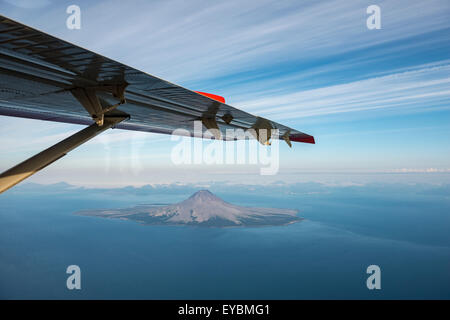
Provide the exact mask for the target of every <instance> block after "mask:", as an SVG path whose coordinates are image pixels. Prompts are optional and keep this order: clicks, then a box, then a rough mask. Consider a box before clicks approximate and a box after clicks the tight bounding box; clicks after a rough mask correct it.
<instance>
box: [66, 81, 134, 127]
mask: <svg viewBox="0 0 450 320" xmlns="http://www.w3.org/2000/svg"><path fill="white" fill-rule="evenodd" d="M126 87H127V84H123V85H110V86H97V87H78V88H73V89H71V90H70V92H71V93H72V95H73V96H74V97H75V98H76V99H77V100H78V102H80V104H81V105H82V106H83V107H84V108H85V109H86V111H87V112H89V114H90V115H91V117H92V120H94V121H95V123H97V125H98V126H103V123H104V119H105V117H104V115H105V113H107V112H108V111H111V110H113V109H115V108H117V107H118V106H120V105H121V104H124V103H126V100H125V89H126ZM99 92H107V93H110V94H112V96H113V97H114V98H116V99H117V100H119V102H117V103H115V104H112V105H111V104H109V103H108V102H107V101H105V100H104V99H103V98H101V97H99V95H98V93H99Z"/></svg>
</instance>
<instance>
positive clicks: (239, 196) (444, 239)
mask: <svg viewBox="0 0 450 320" xmlns="http://www.w3.org/2000/svg"><path fill="white" fill-rule="evenodd" d="M255 188H256V189H255ZM195 190H196V188H195V186H190V187H176V188H175V187H174V188H170V187H165V188H150V187H149V188H145V187H144V188H140V189H135V188H124V189H115V190H105V189H92V190H89V189H74V188H71V187H70V186H67V185H65V184H61V185H55V186H50V187H42V186H38V185H24V187H20V186H19V187H17V188H16V189H11V190H10V191H8V192H7V193H4V194H3V195H1V196H0V298H2V299H29V298H31V299H54V298H57V299H91V298H93V299H316V298H319V299H449V298H450V235H449V234H450V232H449V230H450V195H449V192H448V190H449V188H448V187H447V186H444V187H434V186H421V185H415V186H407V185H380V184H378V185H367V186H359V187H327V186H322V185H318V184H302V185H294V186H290V187H284V186H281V187H280V186H276V185H274V186H268V187H264V188H262V187H259V189H258V187H249V186H239V187H233V186H228V187H227V186H220V185H215V186H212V188H211V189H210V190H211V191H213V192H214V193H216V194H217V195H218V196H220V197H222V198H223V199H224V200H226V201H229V202H233V203H236V204H239V205H247V206H269V207H281V208H296V209H298V210H299V211H300V213H299V215H300V216H302V217H304V218H305V220H303V221H301V222H299V223H295V224H291V225H288V226H281V227H280V226H278V227H260V228H202V227H187V226H143V225H140V224H138V223H135V222H132V221H122V220H114V219H104V218H95V217H84V216H77V215H74V214H73V213H74V212H76V211H78V210H82V209H94V208H119V207H120V208H122V207H127V206H134V205H136V204H141V203H172V202H175V201H180V200H183V199H185V198H186V197H188V196H189V195H190V194H191V193H193V192H194V191H195ZM73 264H75V265H78V266H80V268H81V290H68V289H67V288H66V279H67V277H68V276H69V275H68V274H66V268H67V266H69V265H73ZM372 264H375V265H378V266H380V268H381V290H368V289H367V287H366V279H367V277H368V276H369V275H368V274H367V273H366V268H367V267H368V266H369V265H372Z"/></svg>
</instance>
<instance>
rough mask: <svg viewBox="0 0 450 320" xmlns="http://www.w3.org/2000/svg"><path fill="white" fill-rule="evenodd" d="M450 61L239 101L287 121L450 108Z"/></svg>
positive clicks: (261, 112)
mask: <svg viewBox="0 0 450 320" xmlns="http://www.w3.org/2000/svg"><path fill="white" fill-rule="evenodd" d="M449 83H450V64H446V63H444V64H441V65H433V66H424V67H422V68H418V69H415V70H412V71H404V72H399V73H394V74H390V75H386V76H381V77H375V78H370V79H365V80H360V81H355V82H350V83H345V84H339V85H333V86H328V87H323V88H318V89H312V90H305V91H300V92H294V93H289V94H279V95H277V94H273V93H271V94H270V95H268V94H266V93H265V92H259V93H258V94H257V95H258V97H259V98H258V99H256V100H248V101H239V103H237V104H238V105H243V106H244V105H245V106H246V108H247V109H248V110H251V111H252V112H255V113H258V114H263V115H265V116H268V117H271V118H274V119H277V120H283V119H293V118H301V117H308V116H317V115H327V114H335V113H343V112H355V111H374V110H383V111H386V110H388V109H391V110H392V111H395V112H398V111H399V110H400V111H403V112H408V111H411V110H413V109H417V108H420V109H421V110H432V109H433V108H447V109H448V108H450V105H449V104H448V103H444V102H448V101H449V100H450V89H449V88H450V86H449Z"/></svg>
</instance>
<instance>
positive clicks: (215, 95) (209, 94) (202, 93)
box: [194, 91, 225, 103]
mask: <svg viewBox="0 0 450 320" xmlns="http://www.w3.org/2000/svg"><path fill="white" fill-rule="evenodd" d="M194 92H196V93H198V94H201V95H202V96H205V97H208V98H210V99H213V100H216V101H219V102H222V103H225V98H224V97H222V96H218V95H217V94H212V93H206V92H200V91H194Z"/></svg>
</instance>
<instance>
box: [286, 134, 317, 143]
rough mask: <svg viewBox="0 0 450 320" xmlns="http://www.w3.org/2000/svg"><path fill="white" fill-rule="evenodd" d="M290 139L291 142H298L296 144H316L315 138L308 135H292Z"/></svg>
mask: <svg viewBox="0 0 450 320" xmlns="http://www.w3.org/2000/svg"><path fill="white" fill-rule="evenodd" d="M289 139H290V140H291V141H296V142H304V143H312V144H316V141H315V140H314V137H313V136H309V135H307V134H303V135H291V136H289Z"/></svg>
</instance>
